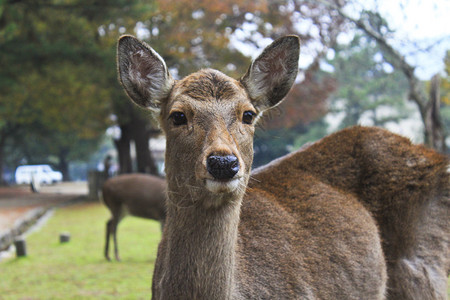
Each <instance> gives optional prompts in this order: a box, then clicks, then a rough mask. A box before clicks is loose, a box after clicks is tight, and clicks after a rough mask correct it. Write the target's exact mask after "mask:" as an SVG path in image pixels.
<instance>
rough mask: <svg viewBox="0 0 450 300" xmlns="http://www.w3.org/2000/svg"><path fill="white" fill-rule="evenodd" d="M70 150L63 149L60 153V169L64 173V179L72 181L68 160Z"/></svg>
mask: <svg viewBox="0 0 450 300" xmlns="http://www.w3.org/2000/svg"><path fill="white" fill-rule="evenodd" d="M67 153H68V151H65V150H62V151H61V152H60V153H59V155H58V159H59V163H58V169H59V171H60V172H61V173H62V175H63V181H70V174H69V164H68V162H67Z"/></svg>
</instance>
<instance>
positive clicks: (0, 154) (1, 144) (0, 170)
mask: <svg viewBox="0 0 450 300" xmlns="http://www.w3.org/2000/svg"><path fill="white" fill-rule="evenodd" d="M4 147H5V139H4V138H3V137H0V186H2V185H6V181H5V179H4V177H3V154H4V152H5V151H4Z"/></svg>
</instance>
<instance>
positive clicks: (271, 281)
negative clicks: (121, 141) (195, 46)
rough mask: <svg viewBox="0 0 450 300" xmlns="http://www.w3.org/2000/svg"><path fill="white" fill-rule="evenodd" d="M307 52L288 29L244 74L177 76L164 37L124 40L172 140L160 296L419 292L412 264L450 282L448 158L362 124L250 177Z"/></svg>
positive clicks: (130, 68) (126, 71) (132, 83)
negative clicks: (263, 126)
mask: <svg viewBox="0 0 450 300" xmlns="http://www.w3.org/2000/svg"><path fill="white" fill-rule="evenodd" d="M298 57H299V40H298V38H297V37H294V36H288V37H284V38H281V39H278V40H276V41H275V42H273V43H272V44H271V45H269V46H268V47H267V48H266V49H265V50H264V51H263V53H262V54H261V55H260V56H259V57H258V58H257V59H256V60H255V61H254V62H253V63H252V64H251V66H250V67H249V69H248V71H247V73H246V74H245V75H244V76H243V77H242V78H241V79H240V80H234V79H231V78H229V77H227V76H226V75H224V74H222V73H220V72H218V71H215V70H211V69H206V70H201V71H199V72H196V73H193V74H191V75H189V76H187V77H186V78H184V79H182V80H179V81H176V80H174V79H173V78H172V77H171V75H170V73H169V72H168V70H167V67H166V65H165V63H164V61H163V59H162V58H161V57H160V56H159V55H158V54H157V53H156V52H155V51H154V50H153V49H152V48H151V47H149V46H148V45H147V44H145V43H142V42H140V41H139V40H137V39H135V38H133V37H131V36H124V37H122V38H121V39H120V41H119V45H118V66H119V76H120V80H121V82H122V85H123V86H124V88H125V90H126V91H127V93H128V95H129V96H130V97H131V98H132V100H133V101H134V102H135V103H137V104H138V105H140V106H143V107H146V108H149V109H151V110H153V111H155V113H156V114H158V116H159V122H160V124H161V127H162V129H163V131H164V133H165V134H166V138H167V144H166V174H167V184H168V198H167V219H166V226H165V228H164V232H163V237H162V240H161V243H160V245H159V250H158V256H157V260H156V265H155V271H154V276H153V286H152V291H153V295H152V296H153V298H154V299H384V298H385V295H386V294H387V295H388V297H393V296H390V295H395V293H396V294H397V295H405V296H404V297H405V298H406V297H407V296H408V295H407V292H405V293H403V289H406V290H408V292H409V291H411V293H416V292H417V293H424V292H422V291H412V290H411V289H414V288H416V287H415V286H413V283H411V282H409V280H412V279H414V278H413V276H416V278H419V279H424V285H423V287H424V288H428V291H431V292H434V291H436V289H434V288H435V284H437V283H438V282H439V284H441V279H442V272H443V270H445V268H448V260H447V259H448V237H446V236H444V235H443V234H445V233H448V227H449V226H448V221H442V218H443V216H444V215H445V213H446V212H448V194H449V191H448V190H449V187H448V181H449V175H448V172H447V165H448V160H447V159H446V158H444V157H442V156H440V155H437V154H435V153H434V152H432V151H429V150H426V149H424V148H421V147H416V146H412V145H411V144H410V143H409V142H407V141H406V140H405V139H402V138H399V137H398V136H395V135H393V134H390V133H388V132H387V131H384V130H380V129H370V128H364V127H355V128H352V129H349V130H345V131H342V132H340V133H338V134H335V135H331V136H329V137H327V138H325V139H323V140H321V141H319V142H317V143H316V144H314V145H312V146H310V147H308V148H307V149H305V150H303V151H300V152H297V153H294V154H290V155H288V156H286V157H284V158H281V159H279V160H277V161H274V162H273V163H271V164H269V165H268V166H266V167H264V168H261V169H258V170H255V171H254V172H253V173H252V174H251V176H250V169H251V164H252V159H253V145H252V143H253V134H254V130H255V124H256V122H257V120H258V119H259V118H260V117H261V115H262V113H263V112H264V111H266V110H268V109H270V108H271V107H273V106H276V105H278V104H279V103H280V102H281V100H282V99H283V98H284V97H285V95H286V94H287V93H288V91H289V89H290V88H291V86H292V84H293V82H294V80H295V77H296V74H297V69H298ZM416 169H417V171H416ZM409 199H411V201H412V202H411V207H409V205H410V203H409ZM446 205H447V207H446ZM446 209H447V210H446ZM434 215H435V216H436V220H430V219H433V218H434V217H432V216H434ZM428 222H431V223H432V224H433V226H431V228H430V229H429V230H428V229H424V227H426V226H427V225H428ZM446 222H447V223H446ZM403 227H406V228H403ZM421 229H424V232H423V233H421V232H420V230H421ZM380 237H382V238H383V240H381V238H380ZM429 240H431V241H432V242H433V244H432V245H428V244H427V243H428V241H429ZM435 245H436V248H434V247H435ZM382 246H383V247H384V248H383V249H382ZM428 248H433V249H434V250H435V252H433V253H432V254H429V249H428ZM383 250H384V252H383ZM385 257H386V260H385ZM439 263H442V264H441V265H439ZM408 267H410V269H408ZM402 268H404V270H402ZM424 268H425V270H424ZM387 269H388V272H389V275H391V276H393V278H390V279H389V282H388V283H389V284H390V286H389V287H388V288H387V289H386V282H387V275H386V273H387ZM408 270H409V271H410V272H411V273H414V274H412V275H411V274H407V273H408ZM427 272H432V273H427ZM403 275H406V278H405V279H404V280H403V281H402V278H401V276H403ZM426 276H429V277H426ZM427 278H428V279H429V280H430V281H428V282H425V279H427ZM426 284H429V286H428V287H427V286H426ZM441 287H442V286H440V287H439V288H441ZM432 289H433V290H432ZM391 292H392V293H391ZM439 292H441V290H439ZM390 293H391V294H390ZM413 295H414V294H413ZM417 295H418V294H417ZM408 299H419V298H418V297H416V298H415V297H414V296H413V297H412V298H408ZM423 299H428V298H423Z"/></svg>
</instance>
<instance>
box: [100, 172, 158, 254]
mask: <svg viewBox="0 0 450 300" xmlns="http://www.w3.org/2000/svg"><path fill="white" fill-rule="evenodd" d="M165 189H166V184H165V181H164V180H163V179H161V178H158V177H155V176H151V175H145V174H124V175H119V176H116V177H112V178H110V179H108V180H107V181H106V182H105V184H104V185H103V188H102V190H103V202H104V203H105V205H106V207H108V209H109V211H110V212H111V218H110V219H109V220H108V222H107V223H106V243H105V257H106V259H107V260H110V258H109V240H110V239H111V236H112V238H113V241H114V254H115V258H116V260H118V261H119V260H120V257H119V249H118V246H117V226H118V225H119V222H120V221H121V220H122V219H123V218H124V217H125V216H126V215H127V214H130V215H132V216H136V217H141V218H146V219H153V220H157V221H159V222H161V228H162V227H163V224H164V219H165V217H166V210H165V197H166V193H165Z"/></svg>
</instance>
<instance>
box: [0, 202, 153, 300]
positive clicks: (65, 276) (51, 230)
mask: <svg viewBox="0 0 450 300" xmlns="http://www.w3.org/2000/svg"><path fill="white" fill-rule="evenodd" d="M108 218H109V212H108V211H107V209H106V208H105V207H104V206H102V205H101V204H99V203H84V204H78V205H74V206H69V207H66V208H61V209H58V210H57V211H56V212H55V214H54V215H53V216H52V217H51V218H50V219H49V220H48V222H47V223H46V224H45V225H44V227H43V228H41V229H40V230H39V231H37V232H35V233H32V234H30V235H29V236H28V237H27V238H26V241H27V251H28V256H27V257H25V258H11V259H7V260H4V261H2V262H0V299H5V300H6V299H27V300H28V299H119V298H120V299H149V298H150V294H151V290H150V289H151V276H152V273H153V267H154V262H155V259H156V251H157V245H158V242H159V240H160V237H161V234H160V226H159V223H157V222H155V221H152V220H144V219H138V218H133V217H128V218H125V219H124V220H123V221H122V222H121V223H120V225H119V229H118V239H119V250H120V255H121V259H122V262H115V261H113V262H108V261H106V260H105V258H104V257H103V249H104V242H105V224H106V221H107V219H108ZM65 231H67V232H70V234H71V240H70V242H69V243H67V244H60V243H59V234H60V233H61V232H65ZM112 256H113V255H112Z"/></svg>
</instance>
